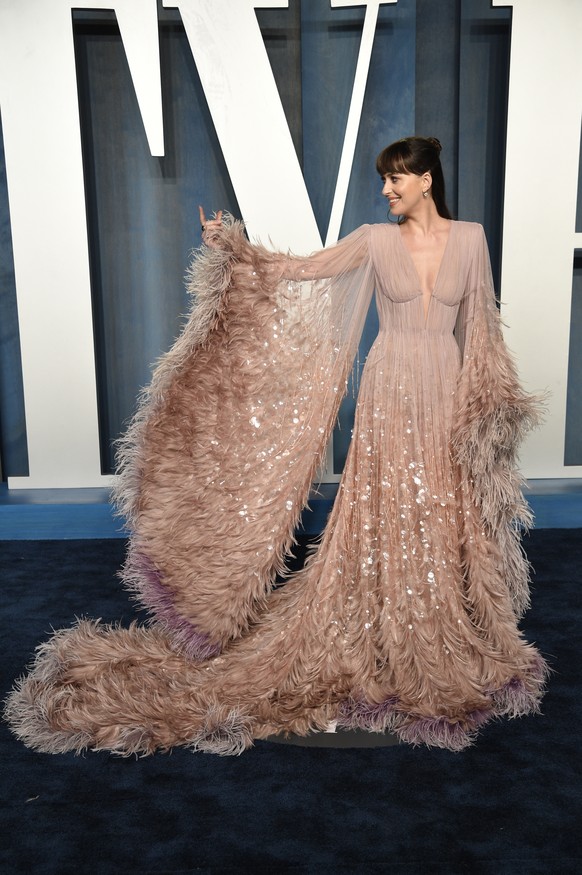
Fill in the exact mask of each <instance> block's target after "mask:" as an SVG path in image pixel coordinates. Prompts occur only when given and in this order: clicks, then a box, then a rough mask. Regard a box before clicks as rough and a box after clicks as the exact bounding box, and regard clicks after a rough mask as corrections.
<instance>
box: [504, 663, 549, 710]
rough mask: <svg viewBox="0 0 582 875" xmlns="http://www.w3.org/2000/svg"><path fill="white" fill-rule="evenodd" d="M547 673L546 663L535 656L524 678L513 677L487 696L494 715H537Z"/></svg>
mask: <svg viewBox="0 0 582 875" xmlns="http://www.w3.org/2000/svg"><path fill="white" fill-rule="evenodd" d="M548 673H549V668H548V665H547V663H546V661H545V660H544V659H543V658H542V657H541V656H540V655H539V654H536V656H535V659H534V660H533V662H532V665H531V667H530V669H529V671H528V672H527V673H526V674H525V675H524V677H517V676H514V677H512V678H510V679H509V680H508V681H507V682H506V683H505V684H503V686H502V687H500V688H499V689H498V690H492V691H491V693H490V694H489V695H490V696H491V700H492V702H493V707H494V710H495V713H496V714H505V715H506V716H507V717H523V716H524V715H525V714H537V713H539V710H540V702H541V699H542V696H543V694H544V688H545V682H546V678H547V676H548Z"/></svg>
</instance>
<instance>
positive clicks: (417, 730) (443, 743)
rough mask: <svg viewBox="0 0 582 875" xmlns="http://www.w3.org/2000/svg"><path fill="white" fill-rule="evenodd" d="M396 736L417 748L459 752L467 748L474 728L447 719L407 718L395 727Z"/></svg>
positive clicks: (467, 723)
mask: <svg viewBox="0 0 582 875" xmlns="http://www.w3.org/2000/svg"><path fill="white" fill-rule="evenodd" d="M396 734H397V735H398V737H399V738H400V740H401V741H405V742H407V743H408V744H411V745H412V746H413V747H418V746H419V745H421V744H426V745H427V746H428V747H443V748H446V749H447V750H452V751H459V750H464V749H465V748H466V747H469V746H470V745H471V744H472V743H473V741H474V739H475V734H476V726H475V725H474V724H473V725H471V723H470V722H469V721H468V720H467V721H466V722H463V723H461V722H458V721H457V722H453V721H451V720H449V719H448V718H447V717H420V718H417V719H415V718H408V719H407V720H405V721H404V722H403V723H401V724H400V725H399V726H396Z"/></svg>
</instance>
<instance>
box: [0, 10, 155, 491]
mask: <svg viewBox="0 0 582 875" xmlns="http://www.w3.org/2000/svg"><path fill="white" fill-rule="evenodd" d="M73 7H76V8H79V7H90V8H109V9H111V8H113V9H115V12H116V14H117V19H118V23H119V27H120V30H121V35H122V38H123V42H124V45H125V48H126V52H127V58H128V62H129V65H130V69H131V73H132V77H133V81H134V84H135V87H136V92H137V96H138V99H139V101H140V107H141V110H142V117H143V120H144V125H145V128H146V133H147V136H148V139H149V142H150V147H151V149H152V152H154V154H163V146H162V144H163V127H162V111H161V85H160V68H159V48H158V20H157V4H156V0H96V2H87V0H74V2H71V0H24V2H23V0H0V107H1V111H2V125H3V133H4V147H5V153H6V171H7V178H8V195H9V201H10V220H11V227H12V241H13V251H14V268H15V274H16V290H17V300H18V319H19V327H20V345H21V351H22V370H23V378H24V402H25V413H26V431H27V438H28V459H29V472H30V473H29V476H28V477H13V478H10V480H9V486H10V487H11V488H14V487H26V488H38V487H49V488H51V487H53V488H54V487H76V486H103V485H104V484H105V483H107V482H109V480H110V478H107V477H102V475H101V466H100V454H99V434H98V426H97V400H96V382H95V356H94V348H93V324H92V317H91V290H90V283H89V256H88V246H87V222H86V211H85V192H84V185H83V164H82V156H81V137H80V128H79V110H78V98H77V80H76V70H75V55H74V47H73V29H72V11H71V10H72V8H73Z"/></svg>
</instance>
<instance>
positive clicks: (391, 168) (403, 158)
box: [376, 140, 412, 176]
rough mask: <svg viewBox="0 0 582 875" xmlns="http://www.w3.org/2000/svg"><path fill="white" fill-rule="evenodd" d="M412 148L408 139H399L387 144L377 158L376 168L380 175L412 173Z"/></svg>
mask: <svg viewBox="0 0 582 875" xmlns="http://www.w3.org/2000/svg"><path fill="white" fill-rule="evenodd" d="M411 157H412V156H411V149H410V146H409V144H408V143H407V142H406V140H398V142H396V143H392V145H391V146H387V147H386V148H385V149H383V150H382V152H380V154H379V155H378V157H377V158H376V170H377V171H378V173H379V174H380V176H390V175H391V174H392V173H411V168H410V166H409V165H410V159H411Z"/></svg>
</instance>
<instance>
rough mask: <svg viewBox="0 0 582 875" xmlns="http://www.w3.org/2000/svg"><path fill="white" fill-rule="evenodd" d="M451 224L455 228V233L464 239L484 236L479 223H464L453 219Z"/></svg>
mask: <svg viewBox="0 0 582 875" xmlns="http://www.w3.org/2000/svg"><path fill="white" fill-rule="evenodd" d="M453 224H454V225H455V226H456V228H457V232H458V233H459V234H461V235H464V236H465V237H471V238H476V237H482V236H483V235H484V234H485V231H484V229H483V225H480V224H479V222H464V221H463V220H461V219H454V220H453Z"/></svg>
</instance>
